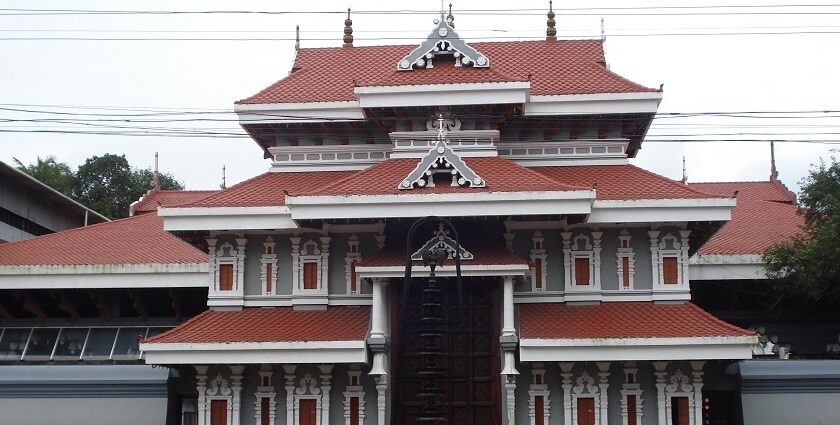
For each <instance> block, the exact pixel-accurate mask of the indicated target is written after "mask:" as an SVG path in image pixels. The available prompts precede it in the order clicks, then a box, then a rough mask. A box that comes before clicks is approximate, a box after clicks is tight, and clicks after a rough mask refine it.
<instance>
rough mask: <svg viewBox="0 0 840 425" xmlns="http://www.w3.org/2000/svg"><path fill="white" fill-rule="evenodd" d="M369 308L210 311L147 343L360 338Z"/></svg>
mask: <svg viewBox="0 0 840 425" xmlns="http://www.w3.org/2000/svg"><path fill="white" fill-rule="evenodd" d="M369 320H370V307H366V306H359V307H356V306H352V307H329V308H327V309H326V310H295V309H294V308H292V307H274V308H245V309H243V310H241V311H215V310H207V311H205V312H204V313H201V314H199V315H198V316H196V317H193V318H192V319H190V320H188V321H187V322H186V323H184V324H182V325H180V326H178V327H176V328H175V329H171V330H169V331H167V332H164V333H162V334H160V335H157V336H154V337H151V338H148V339H145V340H143V342H144V343H162V344H167V343H198V344H200V343H227V342H290V341H358V340H364V339H365V336H366V335H367V330H368V321H369Z"/></svg>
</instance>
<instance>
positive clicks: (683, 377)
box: [0, 12, 797, 425]
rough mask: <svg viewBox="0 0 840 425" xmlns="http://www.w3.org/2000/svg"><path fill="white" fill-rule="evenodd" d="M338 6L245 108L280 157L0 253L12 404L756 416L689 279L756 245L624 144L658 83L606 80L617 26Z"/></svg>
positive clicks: (746, 341) (516, 420)
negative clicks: (406, 23) (635, 161)
mask: <svg viewBox="0 0 840 425" xmlns="http://www.w3.org/2000/svg"><path fill="white" fill-rule="evenodd" d="M345 25H346V28H345V38H344V45H343V46H340V47H333V48H300V49H299V50H297V51H296V57H295V61H294V65H293V66H292V69H291V72H290V73H289V74H288V76H286V77H284V78H282V79H281V80H279V81H277V82H276V83H274V84H272V85H270V86H269V87H267V88H266V89H264V90H262V91H261V92H259V93H257V94H255V95H253V96H251V97H248V98H245V99H243V100H240V101H238V102H236V105H235V111H236V112H237V113H238V115H239V119H240V123H241V125H242V127H243V128H244V129H245V130H246V131H247V132H248V134H249V135H250V136H251V137H252V138H253V140H254V142H256V143H258V144H259V146H260V147H261V148H262V149H263V152H264V154H265V157H266V158H269V159H271V167H270V169H269V170H268V171H267V172H265V173H263V174H260V175H258V176H256V177H254V178H252V179H250V180H246V181H244V182H241V183H239V184H236V185H233V186H231V187H229V188H225V189H223V190H220V191H206V192H204V191H178V192H170V191H162V190H160V189H159V188H154V189H152V190H151V191H150V192H149V193H148V194H147V195H146V196H144V198H143V199H141V200H140V201H139V202H138V203H136V204H134V205H133V207H132V211H133V214H134V215H133V216H132V217H130V218H127V219H123V220H116V221H113V222H108V223H103V224H98V225H94V226H90V227H88V228H85V229H78V230H71V231H67V232H61V233H58V234H55V235H47V236H42V237H38V238H33V239H30V240H27V241H22V242H17V243H12V244H6V245H4V246H2V247H0V308H2V309H0V314H2V315H3V318H4V322H3V324H2V326H3V333H2V335H0V361H2V362H4V363H6V364H2V365H0V370H5V371H9V372H8V373H9V374H6V373H3V374H0V376H4V377H0V410H3V411H4V412H5V411H7V410H9V409H12V406H15V405H18V406H23V405H25V406H27V407H29V408H30V409H38V406H43V405H44V404H45V403H47V402H46V401H45V400H49V403H55V404H54V405H61V406H66V409H65V410H64V411H62V412H60V414H58V416H55V418H56V419H55V420H56V421H60V420H61V418H68V417H73V418H85V419H84V421H85V423H113V422H112V421H113V420H116V419H114V418H115V417H116V418H123V422H128V423H138V424H141V423H142V424H146V423H148V424H164V423H165V424H170V425H177V424H183V425H195V424H198V425H238V424H243V425H246V424H259V425H269V424H270V425H280V424H285V425H292V424H294V425H313V424H317V425H327V424H330V425H336V424H344V425H359V424H367V425H374V424H376V425H385V424H420V423H422V424H475V425H484V424H530V425H549V424H566V425H569V424H580V425H596V424H597V425H604V424H623V425H642V424H646V425H654V424H656V425H666V424H668V425H700V424H707V423H713V424H737V423H745V422H746V423H751V422H750V421H749V420H746V419H744V418H746V417H747V416H746V414H745V413H743V412H742V408H741V399H742V397H743V396H744V395H743V394H742V390H743V388H742V386H741V385H742V383H741V382H742V376H741V375H739V372H738V366H739V365H742V366H743V365H744V364H746V363H744V361H749V360H750V359H753V357H754V355H755V353H756V352H757V351H756V350H759V349H760V348H761V347H762V345H761V344H760V338H763V337H762V336H761V335H760V333H759V332H757V331H756V329H749V328H750V325H751V324H750V323H741V322H738V323H737V324H738V325H739V326H736V325H735V324H732V323H728V322H727V321H724V320H722V319H721V318H718V317H715V316H714V315H712V314H710V313H709V312H707V311H704V309H702V308H701V307H699V306H698V305H696V304H695V303H693V302H692V297H693V292H692V291H695V289H696V288H697V287H698V284H696V283H695V282H694V281H692V282H690V280H691V279H693V278H694V277H695V276H697V278H698V280H703V279H705V280H708V281H715V282H724V284H725V281H726V280H727V277H725V276H721V275H719V274H715V272H714V270H713V268H714V267H713V266H709V264H712V263H714V262H715V261H729V263H727V264H736V263H738V262H740V263H738V264H740V265H739V266H738V267H741V266H743V267H744V268H745V269H749V267H750V264H753V263H750V261H753V262H754V263H755V264H758V263H757V262H755V261H754V260H755V255H758V254H760V251H758V253H755V252H749V253H736V254H732V255H734V257H732V256H730V257H727V256H726V255H729V254H727V253H726V252H723V251H721V252H718V251H714V248H715V247H719V246H724V245H726V244H727V243H731V244H732V245H733V246H734V245H737V243H738V237H735V238H734V239H732V238H730V239H727V238H725V237H722V236H721V235H724V236H725V234H724V233H723V232H724V231H727V226H732V225H734V224H735V223H734V222H732V223H728V222H729V221H730V219H733V218H738V216H737V215H734V216H733V210H734V209H736V205H739V204H740V202H741V200H742V196H744V195H741V194H739V195H737V196H736V193H735V191H736V190H738V189H735V190H732V187H730V186H714V185H704V184H697V185H695V184H685V183H684V182H680V181H675V180H671V179H669V178H666V177H663V176H659V175H657V174H654V173H651V172H649V171H646V170H643V169H641V168H638V167H636V166H634V165H631V164H630V162H629V160H630V158H634V157H635V156H636V155H637V154H639V153H640V150H641V147H642V145H643V143H644V139H645V134H646V132H647V130H648V128H649V126H650V124H651V121H652V120H653V118H654V116H655V114H656V111H657V108H658V106H659V103H660V101H661V100H662V96H663V93H662V91H661V89H657V88H648V87H644V86H642V85H639V84H636V83H634V82H632V81H629V80H627V79H625V78H623V77H621V76H619V75H617V74H616V73H613V72H611V71H610V70H609V68H608V67H607V66H606V62H605V58H604V51H603V44H602V40H558V39H557V38H556V34H555V31H554V22H553V12H551V13H550V14H549V27H548V31H547V36H546V39H545V40H540V41H527V42H521V41H517V42H480V43H479V42H475V43H471V42H469V40H466V39H464V38H462V37H461V36H460V35H459V34H458V33H457V32H456V30H455V27H454V21H453V18H452V16H451V14H450V16H444V14H441V16H440V19H437V20H435V24H434V26H433V28H432V31H431V32H430V34H429V36H428V37H427V38H426V39H425V40H420V41H419V42H418V43H416V44H413V45H389V46H374V47H360V46H354V45H353V38H352V27H351V25H352V22H351V21H350V18H349V16H348V19H347V21H346V22H345ZM772 184H776V185H779V187H781V185H780V184H779V183H778V182H776V183H772ZM732 185H737V183H733V184H732ZM740 193H745V192H740ZM785 193H787V192H785ZM762 196H763V195H762ZM786 196H787V195H786ZM786 199H789V198H786ZM751 200H752V199H751ZM791 200H792V199H791ZM774 205H776V204H775V203H774ZM780 208H785V209H786V212H785V213H784V214H782V215H779V216H777V219H781V220H788V219H790V220H796V219H797V218H796V215H795V207H793V204H792V202H789V203H788V204H786V205H785V206H784V207H780ZM791 208H793V209H792V210H791ZM790 211H793V214H792V215H791V214H788V213H789V212H790ZM754 212H755V211H754V210H752V209H750V210H744V216H743V217H742V218H741V219H740V220H741V221H747V222H749V221H751V220H752V219H751V216H750V214H752V213H754ZM741 221H739V223H740V222H741ZM739 226H741V224H738V225H736V226H734V227H730V230H728V231H731V232H736V233H737V231H738V229H739V228H740V227H739ZM789 236H790V235H787V236H785V235H780V234H779V235H774V236H772V237H769V238H768V240H769V241H770V242H773V241H779V240H784V237H789ZM710 244H711V245H710ZM707 246H711V248H705V247H707ZM704 249H706V250H709V251H708V253H706V252H704ZM748 249H753V250H755V249H757V248H756V247H755V246H751V247H749V248H748ZM729 252H735V251H729ZM718 254H721V255H718ZM749 255H753V256H749ZM742 263H743V264H742ZM733 267H735V266H733ZM749 270H753V269H749ZM760 278H762V276H759V275H755V276H752V275H750V276H749V277H747V278H745V279H760ZM697 290H699V291H701V292H703V293H704V294H705V296H708V297H712V298H714V293H712V294H710V293H709V291H707V290H705V289H702V288H701V289H697ZM4 306H5V308H4ZM33 317H35V319H36V320H35V322H33V320H32V318H33ZM150 365H151V366H150ZM45 368H51V369H49V370H48V369H45ZM742 371H743V367H742ZM62 380H63V381H62ZM77 388H83V389H84V391H78V390H76V389H77ZM38 389H40V390H41V392H40V393H38V394H39V395H37V396H36V395H35V394H36V391H37V390H38ZM68 400H70V401H68ZM73 403H81V404H83V405H84V406H86V408H85V409H79V408H78V407H74V406H78V404H76V405H74V404H73ZM112 403H113V404H112ZM114 406H118V408H117V409H116V410H115V408H114ZM36 411H37V410H36ZM44 414H45V415H46V414H49V413H44ZM12 415H15V416H13V417H14V418H16V420H15V421H14V422H13V423H19V424H24V423H45V422H44V420H43V417H42V418H41V419H42V420H38V421H35V422H33V421H31V418H32V415H33V410H28V411H25V410H18V411H16V412H13V413H12ZM73 415H77V416H73ZM85 415H87V416H85ZM0 422H2V420H0ZM768 423H772V422H768Z"/></svg>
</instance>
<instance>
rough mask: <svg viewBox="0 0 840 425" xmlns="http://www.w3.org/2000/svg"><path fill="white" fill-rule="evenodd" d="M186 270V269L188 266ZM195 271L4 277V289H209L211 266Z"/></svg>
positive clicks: (1, 277)
mask: <svg viewBox="0 0 840 425" xmlns="http://www.w3.org/2000/svg"><path fill="white" fill-rule="evenodd" d="M185 266H186V265H185ZM195 266H196V269H197V270H195V271H171V270H170V271H167V270H162V271H157V272H151V271H150V272H136V271H134V272H115V273H106V272H101V273H89V274H85V273H66V274H60V273H51V272H45V273H37V272H34V271H33V272H30V273H28V274H12V273H0V287H2V288H3V289H95V288H206V287H207V276H208V266H207V263H197V264H195Z"/></svg>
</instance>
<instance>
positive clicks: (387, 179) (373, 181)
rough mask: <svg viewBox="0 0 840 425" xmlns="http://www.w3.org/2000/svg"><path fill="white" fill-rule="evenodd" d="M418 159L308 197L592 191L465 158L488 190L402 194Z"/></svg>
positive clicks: (441, 187) (495, 160) (509, 164)
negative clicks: (400, 187)
mask: <svg viewBox="0 0 840 425" xmlns="http://www.w3.org/2000/svg"><path fill="white" fill-rule="evenodd" d="M418 162H419V160H418V159H389V160H387V161H385V162H381V163H379V164H376V165H374V166H372V167H370V168H367V169H365V170H362V171H359V172H357V173H355V174H353V175H350V176H348V177H346V178H344V179H342V180H338V181H336V182H335V183H332V184H330V185H328V186H324V187H322V188H320V189H317V190H314V191H311V192H309V193H306V194H305V195H313V196H314V195H420V194H427V193H478V192H529V191H568V190H589V189H590V188H589V187H578V186H574V185H570V184H563V183H558V182H557V181H554V180H552V179H550V178H548V177H546V176H544V175H542V174H540V173H537V172H535V171H532V170H530V169H527V168H525V167H522V166H520V165H517V164H516V163H514V162H513V161H511V160H508V159H505V158H503V157H501V156H495V157H479V158H464V162H465V163H466V164H467V166H469V167H470V168H472V170H473V171H475V173H476V174H478V176H479V177H481V178H482V179H484V181H485V182H486V187H483V188H473V187H463V186H452V185H451V184H450V182H443V183H441V182H437V184H436V185H435V186H434V187H424V188H417V189H411V190H400V189H399V188H398V185H399V184H400V182H402V181H403V179H405V178H406V177H407V176H408V174H409V173H411V171H413V170H414V168H415V167H416V166H417V164H418Z"/></svg>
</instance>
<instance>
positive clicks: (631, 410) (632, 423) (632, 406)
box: [627, 394, 638, 425]
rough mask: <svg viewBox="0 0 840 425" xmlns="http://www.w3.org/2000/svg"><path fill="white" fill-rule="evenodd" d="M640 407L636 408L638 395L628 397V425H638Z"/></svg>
mask: <svg viewBox="0 0 840 425" xmlns="http://www.w3.org/2000/svg"><path fill="white" fill-rule="evenodd" d="M637 412H638V407H637V406H636V395H635V394H628V395H627V425H638V423H637V422H636V416H637V415H638V413H637Z"/></svg>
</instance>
